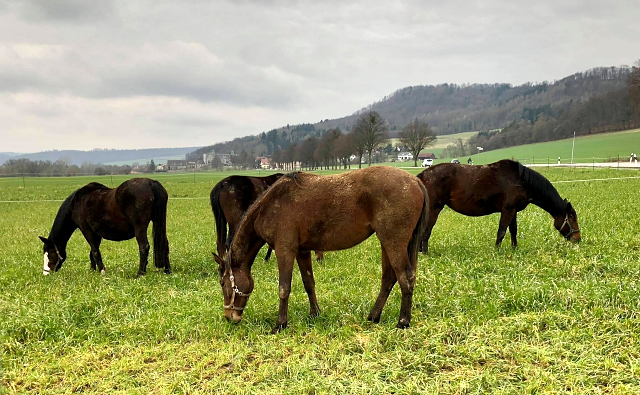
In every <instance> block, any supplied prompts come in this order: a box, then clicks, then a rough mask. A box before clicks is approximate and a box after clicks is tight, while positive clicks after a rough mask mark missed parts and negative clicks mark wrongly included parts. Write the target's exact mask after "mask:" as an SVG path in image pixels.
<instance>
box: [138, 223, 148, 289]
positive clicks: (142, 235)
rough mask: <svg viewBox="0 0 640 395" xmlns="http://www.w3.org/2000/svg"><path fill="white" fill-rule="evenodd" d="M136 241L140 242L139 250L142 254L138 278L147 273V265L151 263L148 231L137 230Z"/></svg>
mask: <svg viewBox="0 0 640 395" xmlns="http://www.w3.org/2000/svg"><path fill="white" fill-rule="evenodd" d="M136 241H137V242H138V250H139V253H140V264H139V266H138V274H137V276H138V277H140V276H144V275H145V274H146V273H147V264H148V263H149V248H150V247H149V239H148V238H147V229H144V230H143V229H139V230H136Z"/></svg>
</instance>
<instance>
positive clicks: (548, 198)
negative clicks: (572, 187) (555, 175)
mask: <svg viewBox="0 0 640 395" xmlns="http://www.w3.org/2000/svg"><path fill="white" fill-rule="evenodd" d="M518 177H519V178H520V180H522V182H523V183H524V185H525V187H526V188H527V190H528V191H529V193H530V194H531V196H532V197H533V198H534V200H535V204H537V205H539V206H540V207H541V208H543V209H545V210H546V211H548V212H550V213H553V212H558V213H563V212H564V211H565V210H566V206H567V204H566V203H565V202H564V200H563V199H562V198H561V197H560V194H559V193H558V190H556V188H555V187H554V186H553V184H551V182H550V181H549V180H547V179H546V178H545V177H544V176H543V175H542V174H540V173H538V172H537V171H535V170H532V169H530V168H528V167H526V166H523V165H522V164H521V163H518Z"/></svg>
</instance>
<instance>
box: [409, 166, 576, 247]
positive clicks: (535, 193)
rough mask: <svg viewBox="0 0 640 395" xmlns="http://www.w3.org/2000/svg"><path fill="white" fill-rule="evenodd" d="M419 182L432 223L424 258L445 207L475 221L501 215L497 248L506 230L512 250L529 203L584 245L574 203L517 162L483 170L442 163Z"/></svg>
mask: <svg viewBox="0 0 640 395" xmlns="http://www.w3.org/2000/svg"><path fill="white" fill-rule="evenodd" d="M418 178H419V179H420V180H421V181H422V183H423V184H424V186H425V187H426V188H427V191H428V192H429V221H428V224H427V229H426V231H425V233H424V236H423V241H422V251H423V252H424V253H426V252H427V249H428V243H429V237H430V236H431V230H432V229H433V226H434V225H435V223H436V221H437V220H438V215H439V214H440V211H441V210H442V209H443V208H444V206H445V205H446V206H449V207H450V208H451V209H453V210H454V211H456V212H458V213H460V214H464V215H468V216H473V217H477V216H483V215H489V214H493V213H500V223H499V225H498V234H497V237H496V244H495V245H496V247H499V246H500V244H501V243H502V239H503V238H504V236H505V234H506V232H507V227H508V228H509V232H510V233H511V246H512V247H514V248H515V247H516V246H517V245H518V240H517V238H516V235H517V233H518V224H517V220H516V217H517V213H518V212H519V211H522V210H524V209H525V208H526V207H527V206H528V205H529V203H533V204H535V205H536V206H538V207H540V208H542V209H543V210H545V211H546V212H548V213H549V214H551V216H552V217H553V223H554V226H555V228H556V229H557V230H558V232H560V234H561V235H562V236H563V237H564V238H565V239H567V240H570V241H572V242H578V241H580V237H581V236H580V228H579V227H578V215H577V214H576V211H575V210H574V208H573V206H572V205H571V203H569V202H568V201H567V199H564V200H563V199H562V198H561V197H560V194H559V193H558V191H557V190H556V188H555V187H554V186H553V185H552V184H551V182H549V180H547V179H546V178H545V177H544V176H542V175H541V174H540V173H538V172H536V171H534V170H532V169H530V168H528V167H525V166H523V165H522V164H520V163H518V162H515V161H512V160H507V159H505V160H501V161H498V162H495V163H491V164H489V165H482V166H469V165H460V164H451V163H442V164H438V165H435V166H432V167H430V168H428V169H426V170H424V171H423V172H422V173H420V174H418Z"/></svg>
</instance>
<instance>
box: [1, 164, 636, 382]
mask: <svg viewBox="0 0 640 395" xmlns="http://www.w3.org/2000/svg"><path fill="white" fill-rule="evenodd" d="M417 171H419V170H418V169H415V170H412V172H413V173H414V174H415V173H416V172H417ZM541 172H542V173H543V174H544V175H545V176H547V177H548V178H549V179H550V180H552V181H567V180H572V179H588V178H607V177H615V176H619V175H620V173H619V172H616V171H615V170H607V169H603V170H598V169H596V170H595V171H592V170H581V169H572V170H569V169H549V170H547V169H541ZM325 173H326V172H325ZM226 175H228V173H203V174H196V182H195V183H194V182H193V178H191V179H189V175H185V176H173V175H158V176H157V177H156V176H154V178H156V179H159V180H160V181H162V182H163V184H164V185H165V187H166V188H167V190H168V192H169V195H170V201H169V207H168V225H167V227H168V236H169V242H170V245H171V263H172V268H173V270H174V273H173V274H172V275H169V276H166V275H164V274H162V273H161V272H160V271H157V270H156V269H153V268H152V264H150V269H149V271H148V274H147V275H146V276H145V277H142V278H139V279H135V278H134V275H135V273H136V270H137V260H138V256H137V245H136V243H135V241H125V242H120V243H116V242H109V241H105V242H103V244H102V253H103V258H104V263H105V265H106V269H107V273H106V274H105V275H104V276H100V275H99V274H97V273H95V272H92V271H91V270H90V269H89V258H88V255H89V246H88V245H87V243H86V242H85V241H84V239H83V238H82V236H81V235H80V234H79V233H78V232H76V233H75V234H74V235H73V236H72V238H71V240H70V243H69V246H68V259H67V261H66V262H65V264H64V267H63V268H62V269H61V270H60V271H59V272H57V273H55V274H53V275H50V276H46V277H45V276H42V274H41V273H42V245H41V242H40V241H39V240H38V238H37V236H38V235H45V236H46V235H47V234H48V232H49V229H50V227H51V224H52V222H53V218H54V216H55V214H56V212H57V210H58V207H59V205H60V203H59V202H55V201H54V202H38V203H0V290H1V292H0V317H2V318H0V344H1V347H2V349H1V352H2V371H1V377H0V382H1V383H2V388H3V389H4V391H5V392H11V393H13V392H16V393H24V392H31V393H72V392H87V393H105V392H113V393H127V394H129V393H159V394H163V393H232V394H235V393H238V394H245V393H304V394H312V393H358V394H378V393H396V394H414V393H450V394H470V393H499V394H508V393H509V394H511V393H513V394H516V393H517V394H520V393H566V392H574V393H619V394H622V393H630V394H631V393H639V392H640V347H639V346H640V345H639V344H638V343H639V342H640V316H639V315H638V310H639V306H638V305H639V300H638V295H639V294H638V291H639V287H640V283H639V281H638V279H639V274H640V273H639V272H640V265H639V263H638V258H639V257H640V236H639V235H638V232H637V218H638V195H637V190H638V188H639V187H640V180H638V179H628V180H612V181H590V182H578V183H558V184H556V187H557V188H558V190H559V192H560V194H561V195H562V196H563V197H567V198H568V199H569V200H570V201H571V202H572V204H573V205H574V207H575V208H576V210H577V212H578V215H579V222H580V228H581V230H582V238H583V241H582V243H580V244H579V245H571V244H569V243H567V242H566V241H565V240H564V239H562V237H561V236H560V235H559V234H558V232H557V231H556V230H555V229H554V228H553V226H552V221H551V217H550V216H549V215H548V214H547V213H545V212H544V211H542V210H541V209H539V208H537V207H535V206H530V207H528V208H527V209H526V210H525V211H524V212H522V213H521V214H520V215H519V218H518V225H519V243H520V244H519V245H520V246H519V248H518V249H516V250H512V249H510V248H508V242H505V245H504V246H503V248H502V249H500V250H495V249H494V248H493V242H494V240H495V233H496V230H497V221H498V217H497V215H491V216H487V217H480V218H470V217H464V216H461V215H459V214H456V213H454V212H452V211H451V210H449V209H445V210H444V211H443V212H442V214H441V215H440V218H439V220H438V223H437V224H436V226H435V228H434V231H433V235H432V238H431V243H430V250H429V255H427V256H424V255H422V256H420V258H419V266H418V274H417V282H416V290H415V293H414V306H413V319H412V322H411V327H410V328H409V329H406V330H399V329H396V328H395V324H396V322H397V319H398V314H399V309H400V292H399V290H398V289H397V287H396V288H395V289H394V291H393V292H392V294H391V297H390V298H389V301H388V302H387V305H386V306H385V309H384V311H383V314H382V319H381V322H380V324H372V323H369V322H367V321H366V317H367V314H368V312H369V310H370V308H371V307H372V305H373V303H374V301H375V297H376V296H377V293H378V289H379V283H380V248H379V244H378V243H377V240H376V238H375V237H371V238H369V239H368V240H367V241H365V242H364V243H362V244H361V245H359V246H357V247H355V248H353V249H350V250H346V251H340V252H332V253H327V254H326V255H325V261H324V262H322V263H317V264H315V265H314V268H315V273H314V274H315V277H316V283H317V293H318V299H319V304H320V307H321V309H322V311H321V314H320V316H319V317H317V318H310V317H309V315H308V311H309V306H308V301H307V297H306V294H305V292H304V288H303V286H302V282H301V280H300V278H299V275H294V282H293V285H292V287H293V290H292V295H291V299H290V308H289V327H288V328H287V329H286V330H284V331H283V332H281V333H279V334H276V335H270V334H269V332H270V330H271V328H272V326H273V325H274V324H275V320H276V316H277V306H278V286H277V278H278V275H277V266H276V261H275V259H272V260H271V261H270V262H268V263H265V262H263V261H262V258H263V257H264V252H265V251H264V250H263V251H262V252H261V254H260V255H259V257H258V259H257V260H256V263H255V265H254V267H253V275H254V278H255V281H256V285H255V290H254V292H253V294H252V296H251V299H250V300H249V303H248V307H247V309H246V310H245V314H244V319H243V321H242V322H241V323H240V324H237V325H233V324H229V323H227V322H226V321H225V319H224V317H223V313H222V295H221V291H220V286H219V283H218V278H217V274H216V264H215V263H214V262H213V260H212V258H211V253H210V252H211V251H213V250H214V249H215V244H214V243H215V242H214V240H215V232H214V224H213V216H212V215H211V211H210V208H209V203H208V200H207V198H208V194H209V191H210V189H211V188H212V187H213V185H214V184H215V183H216V182H217V181H219V180H220V179H221V178H222V177H224V176H226ZM625 175H627V173H625ZM628 175H630V176H631V175H637V173H636V172H630V173H628ZM191 177H192V175H191ZM125 178H126V177H114V184H117V183H119V182H121V181H122V180H124V179H125ZM90 180H91V181H92V180H101V181H102V182H105V183H106V184H107V185H108V184H109V182H108V180H109V178H108V177H107V178H104V177H102V178H97V177H88V178H66V179H27V180H26V182H25V184H26V186H27V187H26V188H23V187H22V182H21V180H7V179H0V200H2V201H6V200H59V199H64V198H65V197H66V196H68V195H69V194H70V193H71V192H72V191H73V190H75V189H77V188H78V187H80V186H82V185H84V184H85V183H86V182H89V181H90ZM105 180H107V181H105ZM171 198H173V199H171ZM176 198H194V199H193V200H181V199H176ZM296 271H297V269H296Z"/></svg>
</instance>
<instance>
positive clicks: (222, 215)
mask: <svg viewBox="0 0 640 395" xmlns="http://www.w3.org/2000/svg"><path fill="white" fill-rule="evenodd" d="M280 177H282V173H275V174H271V175H269V176H266V177H250V176H235V175H234V176H229V177H226V178H224V179H223V180H221V181H220V182H219V183H217V184H216V185H215V186H214V187H213V189H212V190H211V194H210V195H209V200H210V203H211V211H213V217H214V218H215V221H216V242H217V245H218V255H220V256H222V257H224V256H225V254H226V252H227V250H228V249H229V246H230V245H231V240H233V235H234V234H235V233H236V230H237V229H238V226H239V225H240V221H241V220H242V217H243V216H244V213H245V212H246V211H247V209H248V208H249V206H251V205H252V204H253V202H255V201H256V199H258V197H260V196H261V195H262V194H263V193H264V191H266V190H267V189H268V188H269V187H270V186H271V185H272V184H273V183H274V182H276V181H278V179H279V178H280ZM227 224H228V225H229V232H228V233H227ZM270 255H271V249H269V250H268V251H267V257H266V258H265V260H268V259H269V256H270Z"/></svg>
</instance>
